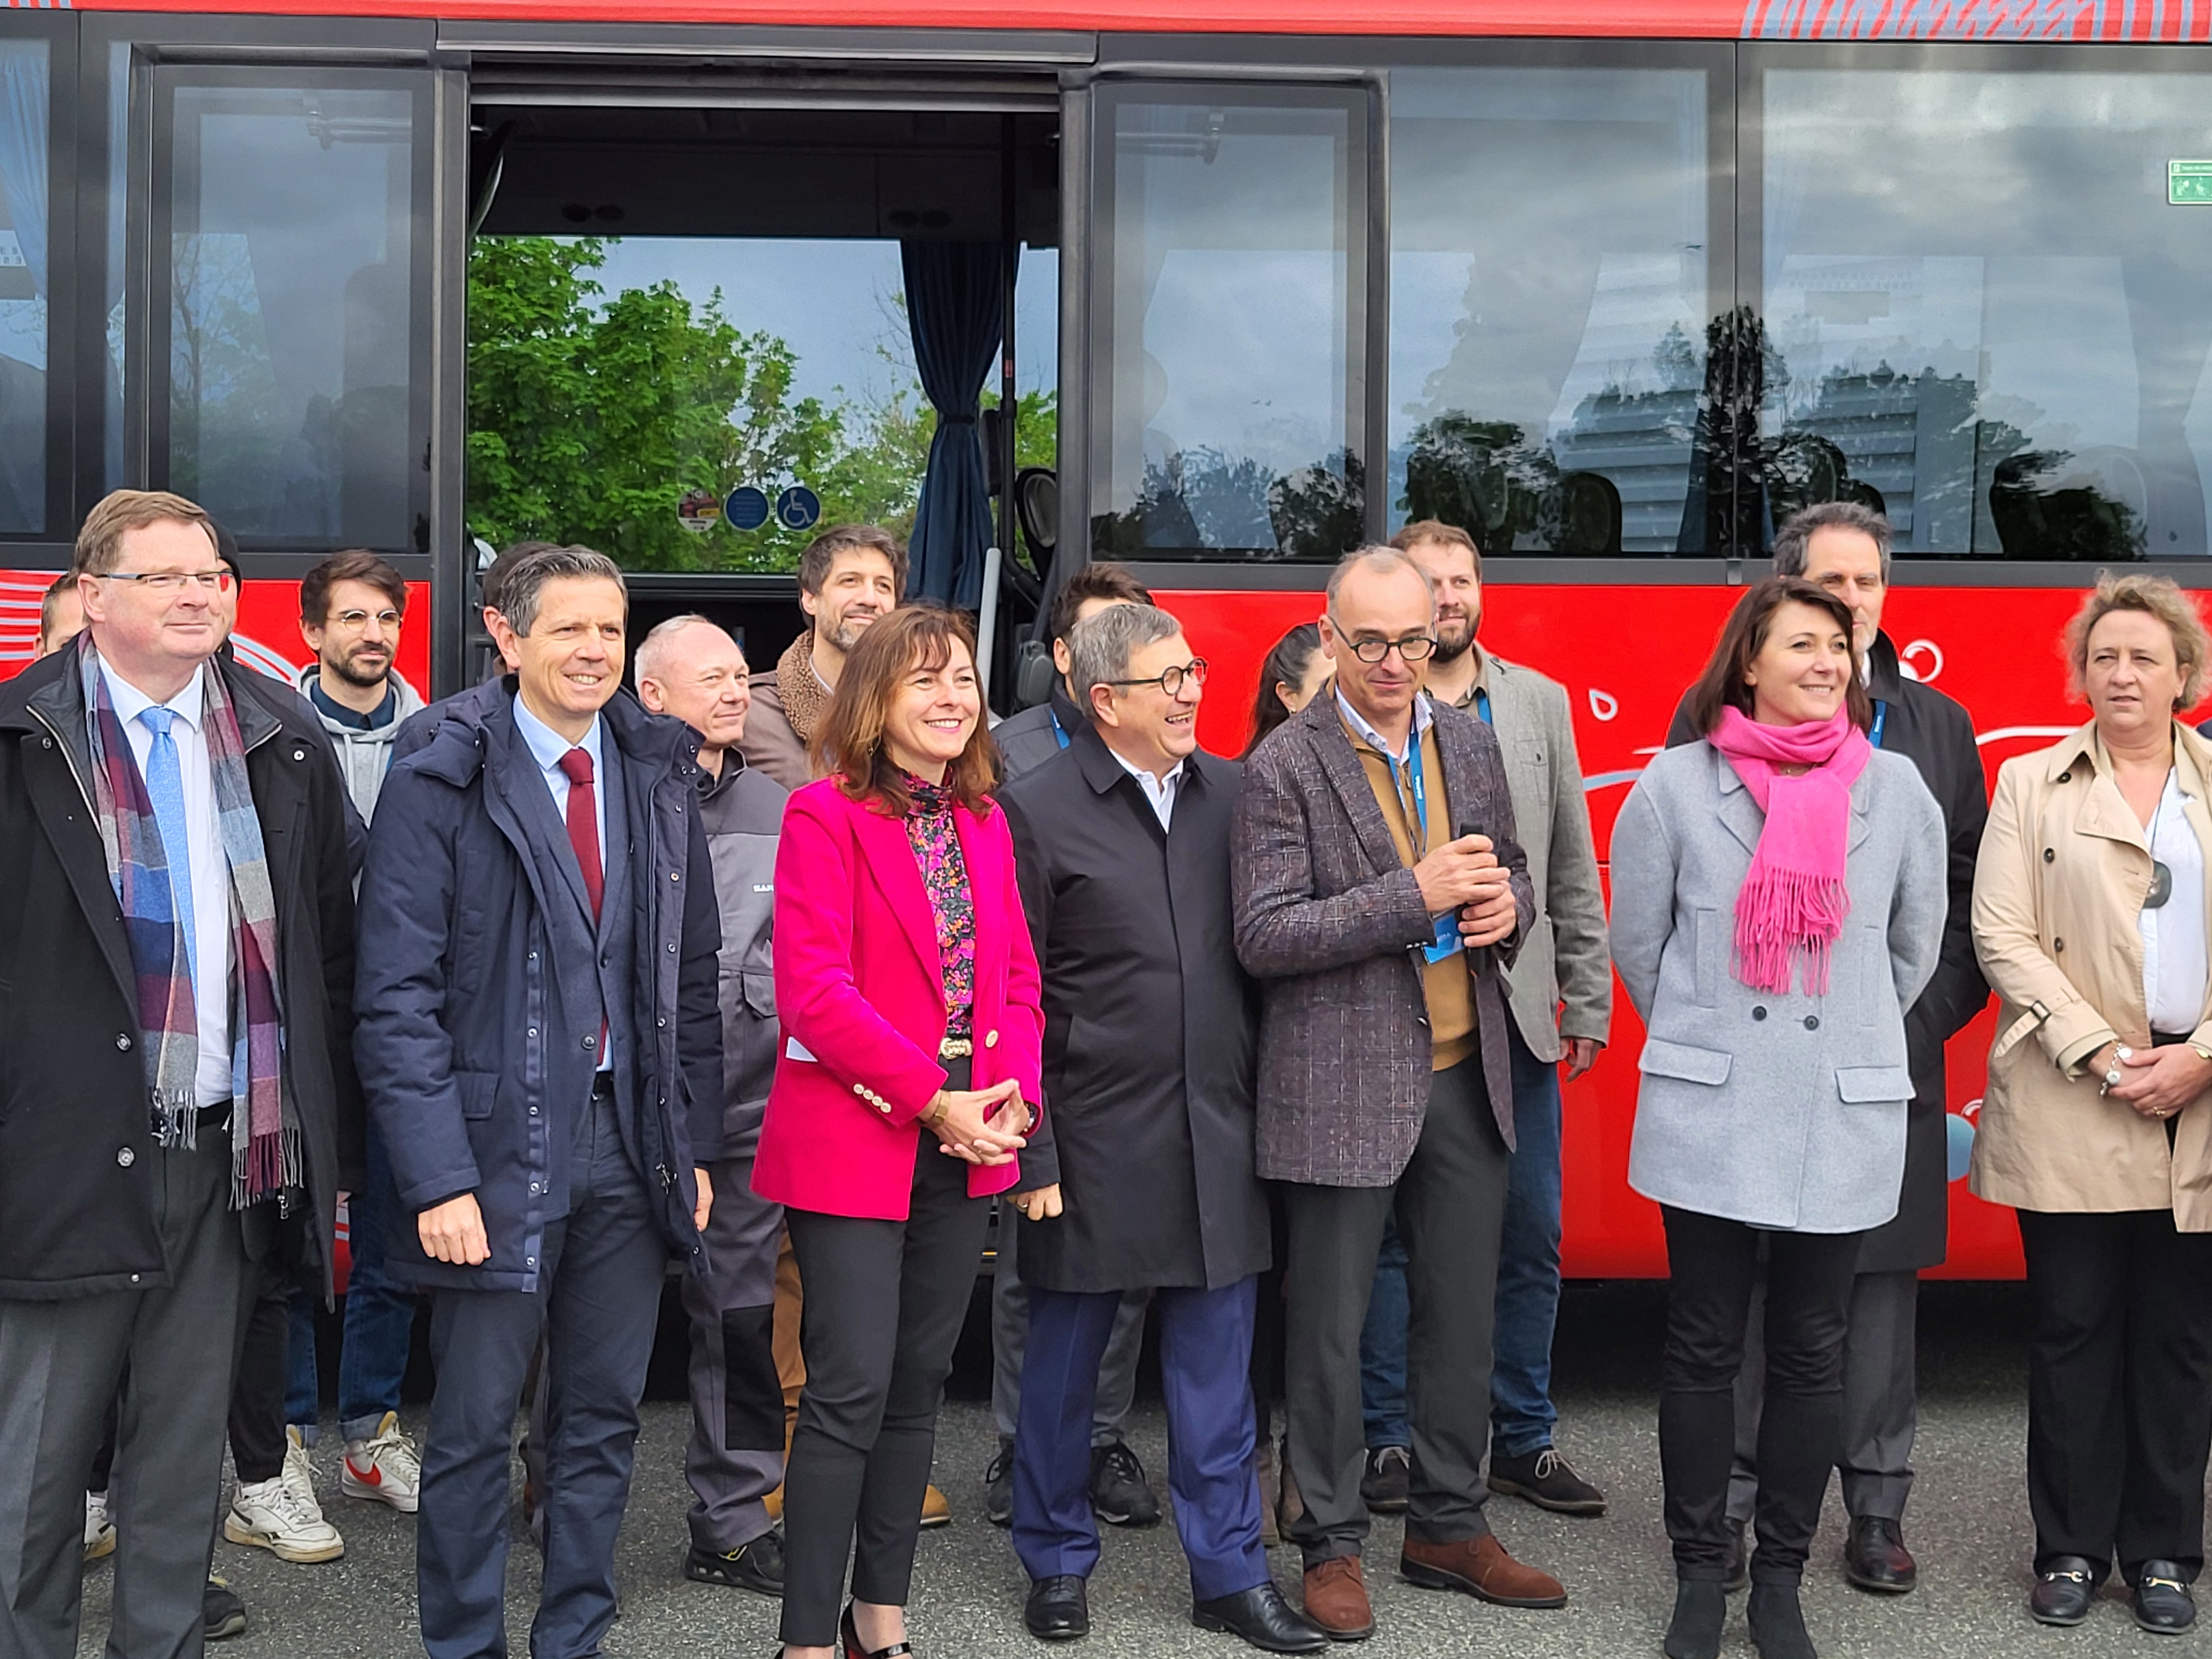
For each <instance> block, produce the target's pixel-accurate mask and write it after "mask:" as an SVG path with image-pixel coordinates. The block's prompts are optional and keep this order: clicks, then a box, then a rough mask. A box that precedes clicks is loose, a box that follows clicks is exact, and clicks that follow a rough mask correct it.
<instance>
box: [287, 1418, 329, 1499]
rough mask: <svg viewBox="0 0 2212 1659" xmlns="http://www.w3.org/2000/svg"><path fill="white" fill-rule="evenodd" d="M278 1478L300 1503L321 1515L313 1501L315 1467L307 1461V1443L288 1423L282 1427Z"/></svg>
mask: <svg viewBox="0 0 2212 1659" xmlns="http://www.w3.org/2000/svg"><path fill="white" fill-rule="evenodd" d="M278 1478H279V1479H281V1480H283V1483H284V1484H285V1485H286V1486H289V1487H290V1488H291V1489H292V1492H293V1493H294V1495H295V1496H296V1497H297V1498H299V1499H300V1501H301V1503H303V1504H306V1505H307V1507H308V1508H309V1509H311V1510H314V1511H315V1513H316V1514H318V1515H320V1514H321V1513H322V1505H321V1504H318V1503H317V1502H316V1501H315V1466H314V1464H313V1463H312V1462H309V1461H308V1458H307V1442H306V1441H304V1440H302V1439H301V1437H300V1431H299V1430H298V1429H296V1428H295V1427H293V1426H292V1425H290V1424H289V1423H288V1424H286V1425H284V1469H283V1474H282V1475H280V1476H279V1477H278Z"/></svg>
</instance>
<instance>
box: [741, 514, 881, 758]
mask: <svg viewBox="0 0 2212 1659" xmlns="http://www.w3.org/2000/svg"><path fill="white" fill-rule="evenodd" d="M905 592H906V545H905V544H904V543H902V542H901V541H900V540H899V538H897V537H896V536H894V535H892V534H891V532H890V531H888V530H880V529H878V528H877V527H876V526H874V525H870V524H844V525H839V526H836V528H835V529H832V530H825V531H823V532H822V533H821V534H820V535H819V536H817V537H816V538H814V539H813V540H812V541H811V543H809V544H807V548H806V551H805V553H803V554H801V555H800V556H799V608H800V609H801V610H802V611H805V612H806V618H807V628H806V631H805V633H804V634H801V635H799V637H798V638H797V639H795V640H793V641H792V642H791V646H790V648H789V649H787V651H785V652H784V653H783V655H782V656H781V657H780V658H779V659H777V660H776V665H775V667H774V668H772V669H769V670H768V671H766V672H764V673H759V674H756V675H754V676H753V677H752V688H753V706H752V712H751V714H750V715H748V716H747V717H746V720H745V735H744V742H743V743H742V744H740V745H739V750H740V752H742V753H743V754H744V757H745V764H746V765H748V766H750V767H752V768H753V769H755V770H757V771H760V772H765V773H766V774H767V775H769V777H772V778H774V779H775V781H777V782H778V783H780V784H781V785H782V786H783V787H785V788H787V789H797V788H799V787H803V786H805V785H806V784H809V783H811V782H812V781H814V778H815V775H816V774H815V769H814V766H813V763H812V762H811V760H810V759H809V758H808V756H807V745H808V744H811V743H812V742H813V741H814V731H815V727H816V726H818V725H819V724H820V723H821V720H822V715H823V710H825V709H826V708H829V698H830V695H831V694H832V693H833V692H835V691H836V689H837V676H838V675H839V673H840V672H842V671H843V669H844V666H845V653H847V652H848V651H850V650H851V649H852V648H853V647H854V644H855V643H856V642H857V641H859V639H860V634H861V630H863V629H866V627H867V626H868V624H869V623H872V622H873V621H875V620H876V618H877V617H881V616H884V615H885V614H886V613H888V612H890V611H892V610H894V609H896V607H897V605H898V603H899V600H900V599H901V598H902V596H903V595H904V594H905Z"/></svg>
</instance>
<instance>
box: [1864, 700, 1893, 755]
mask: <svg viewBox="0 0 2212 1659" xmlns="http://www.w3.org/2000/svg"><path fill="white" fill-rule="evenodd" d="M1888 724H1889V705H1888V704H1887V702H1883V701H1882V700H1881V698H1880V697H1876V698H1875V700H1874V725H1873V726H1872V728H1871V729H1869V731H1868V732H1867V741H1868V742H1869V743H1870V744H1873V745H1874V746H1875V748H1877V749H1879V748H1881V728H1882V727H1883V726H1887V725H1888Z"/></svg>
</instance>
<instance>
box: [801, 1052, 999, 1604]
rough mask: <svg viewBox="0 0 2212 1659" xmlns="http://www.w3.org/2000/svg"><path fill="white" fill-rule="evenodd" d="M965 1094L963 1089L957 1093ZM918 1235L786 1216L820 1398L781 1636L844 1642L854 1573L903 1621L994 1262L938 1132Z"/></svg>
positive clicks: (983, 1210) (979, 1207)
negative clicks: (986, 1263) (849, 1572)
mask: <svg viewBox="0 0 2212 1659" xmlns="http://www.w3.org/2000/svg"><path fill="white" fill-rule="evenodd" d="M949 1086H951V1087H953V1088H956V1089H958V1088H965V1087H967V1084H966V1082H965V1081H964V1080H963V1079H958V1078H957V1077H956V1078H955V1079H954V1080H953V1081H952V1083H951V1085H949ZM918 1143H919V1144H918V1145H917V1146H916V1147H915V1161H914V1197H913V1200H912V1204H911V1206H910V1208H909V1210H908V1218H907V1219H906V1220H904V1221H878V1220H870V1219H866V1218H861V1217H858V1216H842V1215H824V1214H822V1213H820V1212H817V1211H812V1210H798V1209H790V1208H787V1209H786V1210H785V1211H784V1225H785V1226H786V1227H787V1228H788V1229H789V1231H790V1233H791V1248H792V1250H793V1254H794V1255H797V1257H798V1258H799V1283H800V1285H802V1286H803V1287H804V1288H805V1297H806V1299H805V1309H804V1311H803V1312H802V1313H801V1314H800V1316H799V1347H800V1349H801V1350H802V1351H803V1352H805V1355H806V1386H805V1388H804V1389H802V1390H801V1391H800V1393H799V1426H798V1429H797V1431H796V1432H795V1433H794V1435H793V1438H792V1442H791V1457H790V1461H789V1462H788V1464H787V1468H786V1471H785V1477H784V1509H783V1527H784V1539H785V1546H784V1547H785V1551H786V1563H785V1567H784V1580H783V1622H782V1635H783V1639H784V1641H785V1642H786V1643H787V1644H790V1645H792V1646H793V1647H828V1646H829V1645H830V1644H833V1643H834V1642H835V1641H836V1639H837V1619H838V1613H839V1611H840V1606H841V1601H842V1594H843V1588H844V1583H845V1563H846V1559H847V1558H848V1556H849V1557H850V1558H851V1560H852V1563H853V1595H854V1598H855V1599H856V1600H859V1601H873V1602H877V1603H878V1604H880V1605H883V1606H886V1607H904V1606H905V1605H906V1601H907V1590H908V1584H909V1583H910V1581H911V1580H912V1578H913V1576H914V1549H915V1534H916V1533H917V1532H918V1531H919V1529H920V1526H921V1500H922V1495H923V1493H924V1492H927V1489H928V1486H929V1465H930V1460H931V1458H932V1457H933V1455H935V1453H936V1449H937V1408H938V1406H939V1403H940V1402H941V1401H943V1399H944V1397H945V1376H946V1375H947V1374H948V1373H949V1372H950V1371H951V1369H952V1350H953V1348H954V1347H955V1346H957V1344H958V1342H959V1340H960V1327H961V1323H962V1322H963V1320H964V1319H965V1318H966V1316H967V1313H968V1298H969V1292H970V1291H972V1290H973V1288H974V1286H975V1275H976V1273H977V1271H978V1269H979V1268H980V1267H981V1263H982V1257H983V1237H984V1233H985V1231H987V1228H988V1225H989V1222H990V1214H991V1205H990V1200H988V1199H981V1198H970V1197H969V1196H968V1170H969V1166H968V1165H967V1164H964V1163H963V1162H962V1161H961V1160H960V1159H958V1158H948V1157H946V1156H945V1154H944V1153H942V1152H939V1151H938V1145H939V1143H938V1139H937V1137H936V1136H935V1135H933V1134H931V1133H929V1132H928V1131H927V1130H924V1131H922V1132H921V1134H920V1135H919V1137H918Z"/></svg>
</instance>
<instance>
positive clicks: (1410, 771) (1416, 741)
mask: <svg viewBox="0 0 2212 1659" xmlns="http://www.w3.org/2000/svg"><path fill="white" fill-rule="evenodd" d="M1406 775H1407V777H1408V778H1410V779H1411V780H1412V781H1413V816H1414V817H1416V818H1417V819H1419V822H1420V826H1421V838H1420V840H1419V842H1417V843H1416V844H1415V846H1414V848H1413V860H1414V861H1415V862H1416V863H1419V861H1420V860H1422V859H1424V858H1426V857H1427V856H1428V852H1429V789H1428V783H1427V781H1426V780H1425V778H1424V777H1423V776H1422V772H1421V734H1420V733H1419V732H1414V733H1413V737H1412V739H1411V741H1410V743H1409V744H1408V746H1407V756H1406Z"/></svg>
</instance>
